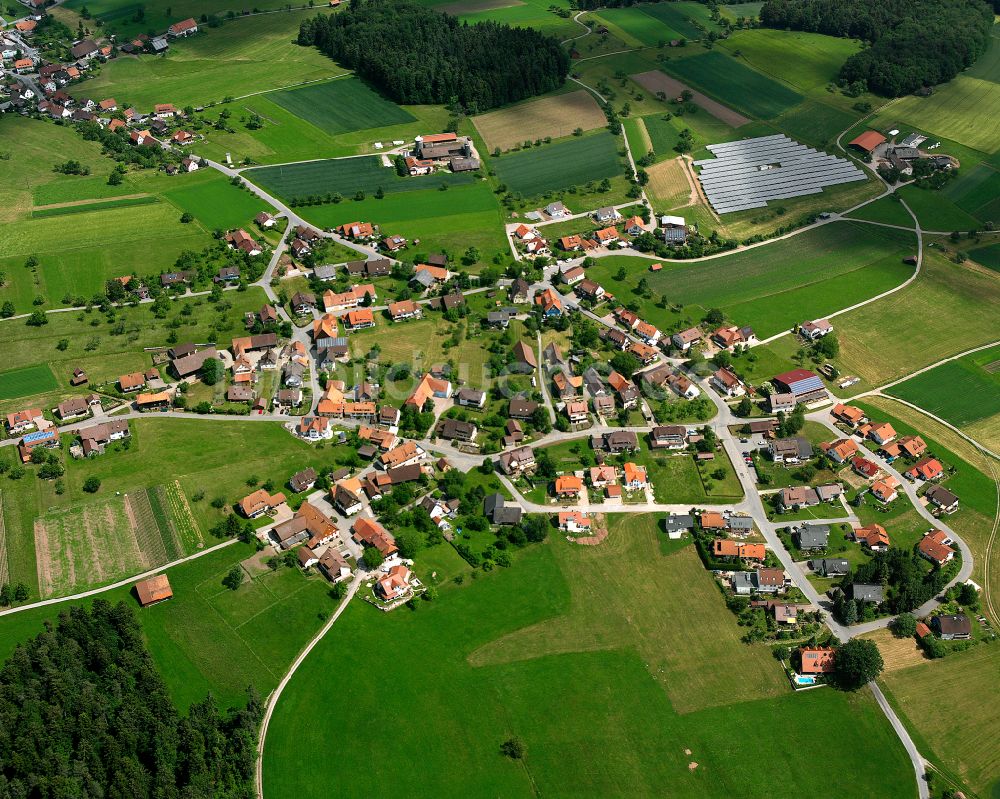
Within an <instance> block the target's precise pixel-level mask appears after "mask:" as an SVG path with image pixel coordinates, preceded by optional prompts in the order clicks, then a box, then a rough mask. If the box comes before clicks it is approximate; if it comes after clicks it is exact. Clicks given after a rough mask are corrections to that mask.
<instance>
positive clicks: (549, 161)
mask: <svg viewBox="0 0 1000 799" xmlns="http://www.w3.org/2000/svg"><path fill="white" fill-rule="evenodd" d="M618 147H619V141H618V139H617V138H616V137H615V136H612V135H611V133H609V132H607V131H601V132H599V133H593V134H590V135H587V136H581V137H574V138H571V139H566V140H563V141H560V142H556V143H555V144H546V145H543V146H542V147H533V148H532V149H530V150H522V151H521V152H517V153H510V154H509V155H505V156H503V157H501V158H495V159H493V162H492V165H493V168H494V169H495V170H496V173H497V178H498V179H499V180H500V181H501V182H502V183H505V184H507V187H508V188H509V189H510V190H511V191H514V192H520V193H521V194H524V195H525V196H535V195H538V194H542V193H543V192H546V191H556V190H559V189H567V188H569V187H571V186H578V185H582V184H585V183H590V182H591V181H596V182H599V181H600V180H602V179H603V178H612V177H615V176H618V175H621V174H622V173H623V167H622V165H621V159H620V158H619V157H618Z"/></svg>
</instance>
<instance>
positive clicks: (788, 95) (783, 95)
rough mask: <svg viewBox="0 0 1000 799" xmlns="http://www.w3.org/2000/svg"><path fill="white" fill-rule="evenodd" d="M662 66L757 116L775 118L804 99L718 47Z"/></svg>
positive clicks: (728, 103) (710, 93)
mask: <svg viewBox="0 0 1000 799" xmlns="http://www.w3.org/2000/svg"><path fill="white" fill-rule="evenodd" d="M663 69H664V70H665V71H666V72H668V73H670V74H671V75H674V76H676V77H677V78H680V79H681V80H683V81H686V82H688V83H690V84H691V85H693V86H695V87H697V88H699V89H701V90H703V91H704V92H705V93H706V94H709V95H711V96H713V97H715V98H716V99H717V100H719V101H720V102H723V103H725V104H726V105H729V106H732V107H733V108H737V109H739V110H741V111H745V112H747V113H749V114H750V115H751V116H754V117H757V118H758V119H773V118H775V117H777V116H779V115H781V114H782V113H784V112H785V111H787V110H788V109H790V108H792V107H793V106H795V105H798V104H799V103H800V102H802V95H801V94H799V93H798V92H796V91H794V90H792V89H789V88H788V87H786V86H784V85H782V84H780V83H778V82H777V81H774V80H772V79H771V78H768V77H767V76H765V75H762V74H761V73H760V72H756V71H755V70H752V69H750V68H749V67H746V66H744V65H743V64H741V63H740V62H738V61H737V60H735V59H734V58H732V57H731V56H729V55H724V54H723V53H722V52H720V51H718V50H712V51H710V52H708V53H702V54H699V55H695V56H691V57H690V58H680V59H673V60H670V61H666V62H664V63H663Z"/></svg>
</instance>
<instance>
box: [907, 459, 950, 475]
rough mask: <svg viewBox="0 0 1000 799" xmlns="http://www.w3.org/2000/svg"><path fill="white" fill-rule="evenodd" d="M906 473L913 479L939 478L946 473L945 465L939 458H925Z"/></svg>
mask: <svg viewBox="0 0 1000 799" xmlns="http://www.w3.org/2000/svg"><path fill="white" fill-rule="evenodd" d="M905 474H906V476H907V477H909V478H910V479H911V480H918V479H919V480H937V479H938V478H940V477H942V476H943V475H944V467H943V466H942V465H941V461H939V460H938V459H937V458H923V459H922V460H919V461H917V463H915V464H914V465H913V467H912V468H911V469H908V470H907V471H906V472H905Z"/></svg>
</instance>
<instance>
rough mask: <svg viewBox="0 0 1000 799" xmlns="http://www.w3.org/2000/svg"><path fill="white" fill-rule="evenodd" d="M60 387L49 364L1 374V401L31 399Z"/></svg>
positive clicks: (25, 367) (24, 367)
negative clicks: (30, 397)
mask: <svg viewBox="0 0 1000 799" xmlns="http://www.w3.org/2000/svg"><path fill="white" fill-rule="evenodd" d="M58 386H59V384H58V383H57V382H56V377H55V375H54V374H52V369H51V368H49V366H48V365H47V364H37V365H35V366H23V367H21V368H20V369H11V370H9V371H4V372H0V400H9V399H17V398H19V397H29V396H31V395H32V394H41V393H44V392H46V391H52V390H53V389H55V388H58Z"/></svg>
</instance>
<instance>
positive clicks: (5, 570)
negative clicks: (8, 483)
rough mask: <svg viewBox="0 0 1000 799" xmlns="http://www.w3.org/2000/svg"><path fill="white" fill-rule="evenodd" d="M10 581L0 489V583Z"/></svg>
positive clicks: (5, 527) (5, 528) (1, 492)
mask: <svg viewBox="0 0 1000 799" xmlns="http://www.w3.org/2000/svg"><path fill="white" fill-rule="evenodd" d="M9 581H10V563H9V562H8V560H7V526H6V524H4V519H3V491H0V585H3V584H5V583H7V582H9Z"/></svg>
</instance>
